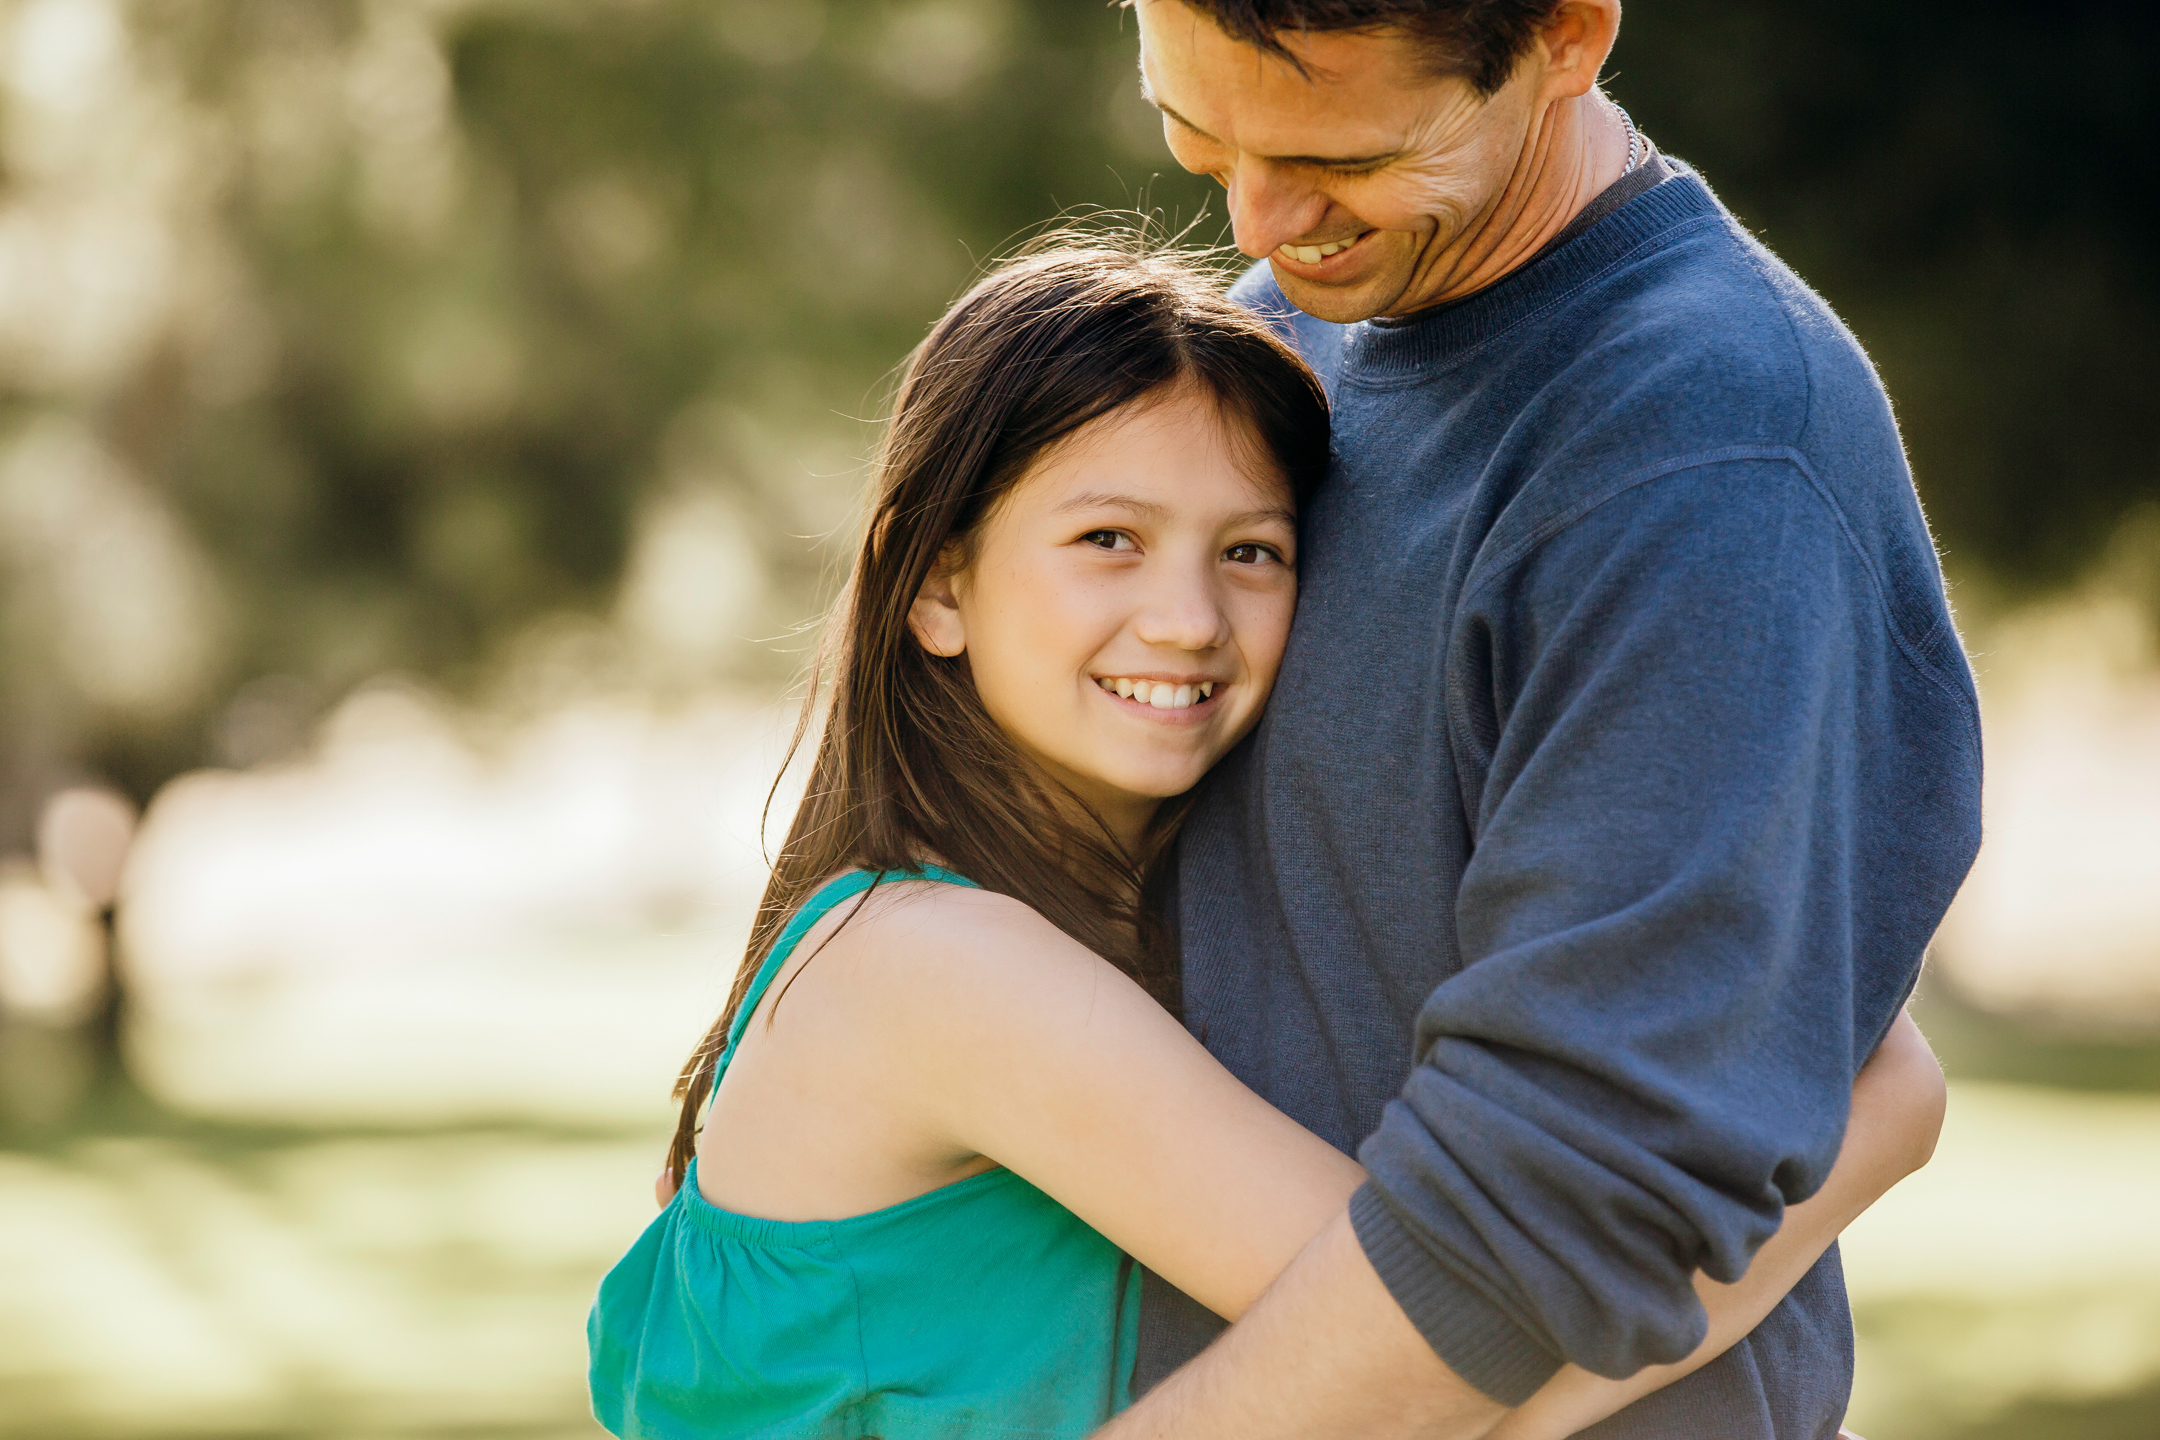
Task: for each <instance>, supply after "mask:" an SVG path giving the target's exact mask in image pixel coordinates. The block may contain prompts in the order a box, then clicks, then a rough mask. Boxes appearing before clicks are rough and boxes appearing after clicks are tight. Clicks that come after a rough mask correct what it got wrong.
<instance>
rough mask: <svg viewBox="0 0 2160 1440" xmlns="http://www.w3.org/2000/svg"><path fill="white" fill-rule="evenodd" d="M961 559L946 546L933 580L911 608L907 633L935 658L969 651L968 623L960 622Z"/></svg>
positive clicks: (930, 580) (931, 572)
mask: <svg viewBox="0 0 2160 1440" xmlns="http://www.w3.org/2000/svg"><path fill="white" fill-rule="evenodd" d="M959 562H960V555H959V552H958V550H957V549H955V548H954V547H953V546H950V545H948V546H946V547H945V553H943V554H941V555H939V556H938V560H937V564H936V565H935V566H934V567H932V569H931V571H930V578H929V579H927V580H925V581H923V587H922V589H921V590H919V591H917V592H916V594H915V603H914V604H913V605H910V606H909V607H908V629H910V630H912V631H914V632H915V639H916V641H917V642H918V643H919V644H920V645H921V646H922V647H923V649H925V650H928V651H929V652H930V653H931V654H933V655H944V656H947V657H950V656H954V655H958V654H960V653H961V652H962V651H964V650H966V649H967V623H966V622H965V621H964V620H962V619H961V618H960V598H959V595H958V594H957V592H956V590H955V585H956V583H957V582H958V580H959V578H960V563H959Z"/></svg>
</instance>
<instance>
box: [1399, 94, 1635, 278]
mask: <svg viewBox="0 0 2160 1440" xmlns="http://www.w3.org/2000/svg"><path fill="white" fill-rule="evenodd" d="M1630 148H1631V146H1630V136H1629V130H1628V125H1627V121H1626V120H1625V119H1623V118H1622V116H1621V114H1620V107H1619V106H1617V105H1615V104H1613V102H1612V101H1610V100H1608V99H1606V98H1605V94H1604V92H1603V91H1600V90H1592V91H1590V92H1589V93H1588V94H1586V95H1578V96H1576V97H1574V98H1572V99H1567V100H1556V101H1554V102H1553V103H1552V104H1551V105H1549V106H1547V107H1546V108H1545V111H1544V113H1543V114H1542V115H1541V116H1539V117H1538V120H1537V123H1536V124H1535V125H1534V126H1533V127H1532V129H1531V131H1530V134H1529V135H1528V136H1527V137H1526V139H1525V142H1524V144H1523V148H1522V154H1521V157H1520V158H1519V159H1518V160H1517V161H1516V163H1515V170H1514V173H1513V174H1511V175H1510V176H1509V177H1508V181H1507V184H1506V185H1505V186H1503V187H1502V188H1501V190H1500V193H1499V194H1498V195H1497V196H1496V197H1495V198H1494V200H1493V203H1492V204H1491V206H1490V207H1488V208H1487V210H1486V212H1485V214H1484V215H1483V216H1481V217H1480V218H1479V219H1478V220H1477V221H1475V222H1474V223H1472V224H1471V225H1470V226H1468V227H1467V228H1465V230H1464V231H1463V233H1462V234H1461V235H1460V236H1458V237H1457V238H1456V240H1455V242H1454V243H1453V244H1451V245H1450V246H1449V247H1448V251H1447V253H1446V254H1445V255H1444V256H1443V257H1442V261H1441V264H1440V265H1439V266H1438V267H1436V269H1438V270H1439V271H1440V272H1441V274H1442V275H1443V276H1444V278H1443V279H1442V280H1441V282H1440V284H1439V286H1438V288H1436V289H1434V290H1432V291H1429V292H1428V293H1426V294H1425V295H1422V296H1421V297H1419V299H1418V300H1417V302H1416V303H1415V304H1413V305H1411V306H1409V307H1407V308H1406V309H1404V310H1402V311H1400V312H1398V313H1397V315H1396V316H1391V317H1388V318H1400V317H1401V316H1404V315H1412V314H1416V313H1417V312H1418V311H1420V310H1429V309H1431V308H1432V307H1433V306H1435V305H1446V304H1449V303H1450V302H1452V301H1456V300H1460V299H1462V298H1464V297H1465V296H1468V295H1474V294H1476V293H1477V292H1478V291H1480V290H1483V289H1485V288H1486V287H1487V286H1490V285H1493V284H1496V283H1498V282H1499V281H1500V280H1502V279H1504V278H1505V277H1506V276H1508V275H1510V274H1512V273H1513V272H1514V271H1516V270H1519V269H1521V268H1522V267H1523V266H1524V265H1527V264H1529V263H1530V261H1531V260H1532V259H1533V258H1535V257H1536V255H1537V254H1538V252H1539V251H1541V250H1543V249H1544V248H1545V246H1546V244H1547V243H1548V242H1549V241H1551V239H1552V238H1553V237H1554V236H1555V235H1558V234H1559V233H1560V232H1561V231H1563V230H1565V229H1566V228H1567V227H1568V223H1569V222H1570V221H1572V220H1573V219H1574V218H1575V217H1576V216H1577V215H1580V214H1581V213H1582V212H1583V209H1584V207H1586V206H1588V205H1589V204H1590V202H1591V201H1592V200H1595V199H1596V198H1597V197H1598V195H1599V194H1600V193H1601V192H1602V191H1604V189H1605V188H1606V187H1607V186H1609V185H1611V184H1612V183H1613V182H1614V181H1616V180H1618V179H1619V178H1620V177H1621V176H1622V175H1624V174H1626V173H1627V167H1628V160H1629V158H1630V157H1629V150H1630Z"/></svg>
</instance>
